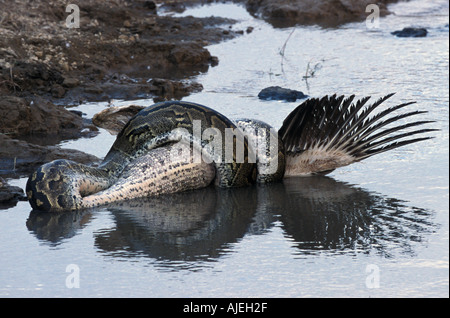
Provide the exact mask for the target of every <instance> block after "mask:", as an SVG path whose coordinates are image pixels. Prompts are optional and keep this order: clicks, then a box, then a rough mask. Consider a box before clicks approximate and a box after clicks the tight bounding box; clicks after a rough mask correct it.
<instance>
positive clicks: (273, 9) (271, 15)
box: [246, 0, 393, 27]
mask: <svg viewBox="0 0 450 318" xmlns="http://www.w3.org/2000/svg"><path fill="white" fill-rule="evenodd" d="M373 2H374V1H373V0H322V1H317V0H277V1H275V0H247V2H246V7H247V10H248V11H249V12H250V13H251V14H253V15H255V16H258V17H261V18H263V19H265V20H267V21H268V22H269V23H271V24H272V25H273V26H275V27H290V26H294V25H296V24H302V25H311V24H317V25H320V26H324V27H335V26H338V25H340V24H343V23H348V22H356V21H364V20H365V19H366V18H367V13H366V7H367V5H368V4H371V3H373ZM389 2H393V1H392V0H379V1H377V2H376V3H377V6H378V7H379V9H380V15H381V16H384V15H386V14H388V13H389V11H388V10H387V8H386V3H389Z"/></svg>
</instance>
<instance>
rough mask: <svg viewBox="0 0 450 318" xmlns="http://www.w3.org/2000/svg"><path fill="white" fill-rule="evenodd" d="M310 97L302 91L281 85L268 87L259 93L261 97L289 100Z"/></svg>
mask: <svg viewBox="0 0 450 318" xmlns="http://www.w3.org/2000/svg"><path fill="white" fill-rule="evenodd" d="M306 97H308V96H307V95H305V94H303V93H302V92H300V91H296V90H292V89H288V88H282V87H280V86H270V87H266V88H264V89H263V90H261V92H259V94H258V98H259V99H264V100H285V101H287V102H295V101H296V100H297V99H303V98H306Z"/></svg>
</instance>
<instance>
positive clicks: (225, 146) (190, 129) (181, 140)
mask: <svg viewBox="0 0 450 318" xmlns="http://www.w3.org/2000/svg"><path fill="white" fill-rule="evenodd" d="M236 123H237V125H238V126H239V127H240V128H241V129H242V130H241V129H239V128H237V126H236V125H235V123H233V122H232V121H230V120H229V119H228V118H226V117H225V116H223V115H222V114H220V113H218V112H217V111H215V110H212V109H210V108H208V107H205V106H202V105H199V104H194V103H188V102H181V101H173V102H162V103H158V104H155V105H152V106H149V107H147V108H145V109H143V110H141V111H140V112H139V113H138V114H136V115H135V116H134V117H133V118H132V119H131V120H130V121H129V122H128V123H127V124H126V125H125V127H124V128H123V129H122V131H121V132H120V133H119V135H118V136H117V139H116V141H115V142H114V144H113V145H112V147H111V149H110V151H109V152H108V154H107V155H106V157H105V158H104V160H103V162H102V163H101V165H100V166H99V167H97V168H96V167H90V166H86V165H82V164H79V163H75V162H72V161H69V160H56V161H52V162H50V163H47V164H45V165H43V166H41V167H39V168H38V169H37V170H36V171H35V172H34V173H33V174H32V175H31V176H30V178H29V180H28V182H27V185H26V192H27V196H28V199H29V201H30V204H31V206H32V207H33V209H36V210H43V211H66V210H77V209H82V208H88V207H94V206H97V205H100V204H104V203H108V202H113V201H118V200H123V199H129V198H135V197H142V196H150V195H158V194H162V193H171V192H180V191H185V190H189V189H196V188H201V187H205V186H208V185H209V184H210V183H211V182H212V181H213V180H215V184H216V185H217V186H219V187H240V186H245V185H249V184H251V183H253V182H254V181H255V180H257V181H258V182H272V181H277V180H281V179H282V177H283V174H284V162H285V160H284V154H283V147H282V143H281V141H279V140H278V137H277V136H276V133H275V134H274V133H273V131H271V130H270V128H271V127H270V126H269V125H267V124H265V123H263V122H260V121H252V120H238V121H236ZM211 128H213V129H211ZM208 129H209V130H208ZM245 133H247V138H246V137H245V136H244V135H245ZM271 133H272V135H271ZM256 135H258V136H256ZM226 137H229V138H228V139H227V138H226ZM270 137H272V139H271V140H272V141H271V142H270ZM258 138H259V139H258ZM261 139H264V140H261ZM258 140H259V143H258ZM265 140H267V141H268V142H267V143H265V142H261V141H265ZM274 141H275V142H274ZM216 142H218V143H216ZM249 143H250V145H249ZM180 145H188V146H189V145H190V146H192V147H190V148H189V147H188V148H184V151H185V150H186V149H187V150H188V152H187V156H186V152H183V148H180ZM239 147H241V148H242V149H241V150H242V151H241V153H239V151H238V148H239ZM254 147H255V149H254ZM255 150H256V151H257V153H256V154H255ZM194 158H197V159H198V158H200V160H197V161H195V160H194ZM262 158H263V159H264V160H261V159H262ZM252 159H253V160H252ZM269 170H270V171H269Z"/></svg>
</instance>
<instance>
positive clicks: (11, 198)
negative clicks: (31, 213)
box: [0, 178, 27, 209]
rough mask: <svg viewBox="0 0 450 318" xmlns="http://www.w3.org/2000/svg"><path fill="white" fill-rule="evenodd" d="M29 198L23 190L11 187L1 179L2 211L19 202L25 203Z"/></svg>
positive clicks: (0, 199)
mask: <svg viewBox="0 0 450 318" xmlns="http://www.w3.org/2000/svg"><path fill="white" fill-rule="evenodd" d="M26 199H27V198H26V196H25V193H24V192H23V190H22V188H20V187H16V186H11V185H9V184H8V183H6V181H4V180H3V179H2V178H0V209H6V208H9V207H12V206H14V205H16V203H17V201H25V200H26Z"/></svg>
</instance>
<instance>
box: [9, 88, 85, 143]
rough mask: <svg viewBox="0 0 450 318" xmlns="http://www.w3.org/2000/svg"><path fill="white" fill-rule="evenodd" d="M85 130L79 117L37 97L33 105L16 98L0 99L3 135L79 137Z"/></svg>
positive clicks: (31, 102) (32, 102)
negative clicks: (64, 135) (67, 135)
mask: <svg viewBox="0 0 450 318" xmlns="http://www.w3.org/2000/svg"><path fill="white" fill-rule="evenodd" d="M82 127H83V120H82V118H81V117H80V116H77V115H76V114H73V113H71V112H70V111H68V110H67V109H65V108H64V107H62V106H56V105H54V104H53V103H51V102H48V101H46V100H44V99H42V98H39V97H35V98H34V99H33V100H31V101H30V102H28V101H27V100H26V99H24V98H21V97H15V96H2V98H1V99H0V133H4V134H9V135H12V136H23V135H31V134H47V135H56V134H66V133H67V134H69V135H76V134H78V133H79V131H80V130H81V129H82Z"/></svg>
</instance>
